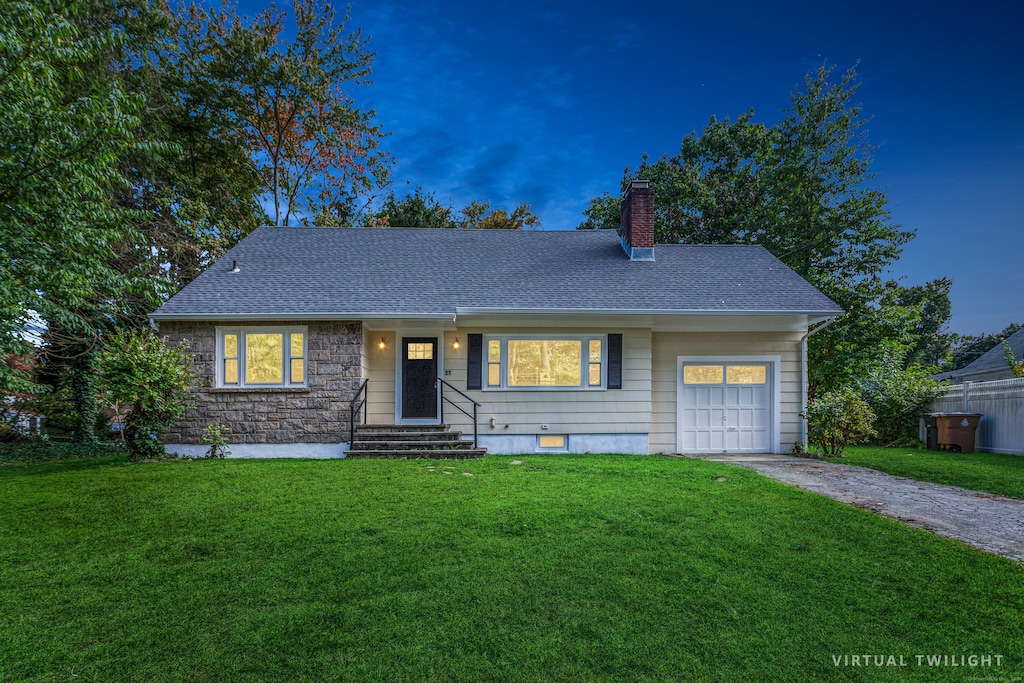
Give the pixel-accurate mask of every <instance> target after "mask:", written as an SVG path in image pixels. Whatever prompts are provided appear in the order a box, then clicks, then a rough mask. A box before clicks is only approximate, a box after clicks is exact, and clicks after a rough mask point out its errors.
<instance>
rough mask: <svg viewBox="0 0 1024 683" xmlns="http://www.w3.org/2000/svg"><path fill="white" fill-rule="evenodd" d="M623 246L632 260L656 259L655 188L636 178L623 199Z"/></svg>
mask: <svg viewBox="0 0 1024 683" xmlns="http://www.w3.org/2000/svg"><path fill="white" fill-rule="evenodd" d="M619 232H620V235H621V237H622V248H623V249H625V250H626V253H627V254H628V255H629V260H630V261H653V260H654V188H652V187H651V183H650V182H649V181H647V180H634V181H633V182H631V183H630V184H629V189H628V190H626V197H625V199H623V200H622V227H621V229H620V231H619Z"/></svg>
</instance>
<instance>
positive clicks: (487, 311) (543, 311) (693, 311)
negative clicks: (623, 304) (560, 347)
mask: <svg viewBox="0 0 1024 683" xmlns="http://www.w3.org/2000/svg"><path fill="white" fill-rule="evenodd" d="M842 312H843V311H842V310H838V309H837V310H736V309H721V310H717V309H708V308H473V307H459V308H456V314H457V315H500V314H512V315H523V314H527V315H528V314H538V315H573V314H591V315H593V314H597V315H808V316H820V317H833V316H835V315H840V314H842Z"/></svg>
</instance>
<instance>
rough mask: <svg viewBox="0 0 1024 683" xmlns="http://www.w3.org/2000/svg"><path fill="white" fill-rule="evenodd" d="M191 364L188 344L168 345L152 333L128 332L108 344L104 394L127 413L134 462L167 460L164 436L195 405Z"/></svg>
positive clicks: (125, 435)
mask: <svg viewBox="0 0 1024 683" xmlns="http://www.w3.org/2000/svg"><path fill="white" fill-rule="evenodd" d="M191 359H192V354H191V353H190V352H189V345H188V343H187V342H182V343H181V344H179V345H178V346H168V345H167V344H166V343H164V342H163V341H162V340H161V339H160V338H159V337H157V336H156V335H155V334H154V333H153V332H152V331H150V330H142V331H122V332H119V333H117V334H116V335H113V336H111V337H110V338H109V339H108V340H107V346H106V348H105V349H104V353H103V356H102V359H101V363H102V372H101V377H102V378H103V389H104V393H105V395H106V396H107V398H108V400H109V401H110V403H111V404H112V405H113V406H116V407H117V408H119V409H120V410H118V412H121V413H123V414H126V418H125V421H124V428H123V429H122V430H121V434H122V437H123V438H124V442H125V445H126V446H127V448H128V450H129V452H130V453H131V456H132V458H134V459H140V458H156V457H161V456H162V455H163V447H162V445H161V441H162V440H163V436H164V433H165V432H166V431H167V429H168V428H169V427H170V426H171V425H172V424H174V422H175V421H176V420H178V418H180V417H181V416H182V415H183V414H184V412H185V409H186V408H190V407H193V406H194V405H195V404H194V402H193V400H192V397H191V395H190V394H189V389H190V388H191V387H192V386H194V385H195V383H196V377H195V376H194V375H193V373H192V370H191V367H190V363H191Z"/></svg>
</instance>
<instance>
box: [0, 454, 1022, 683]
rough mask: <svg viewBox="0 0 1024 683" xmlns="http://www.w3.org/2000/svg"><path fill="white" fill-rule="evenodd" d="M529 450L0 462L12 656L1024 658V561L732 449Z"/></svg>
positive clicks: (617, 669) (673, 673)
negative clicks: (737, 457) (898, 518)
mask: <svg viewBox="0 0 1024 683" xmlns="http://www.w3.org/2000/svg"><path fill="white" fill-rule="evenodd" d="M520 459H521V460H522V461H523V463H522V464H521V465H512V464H511V461H512V458H510V457H507V456H489V457H487V458H485V459H483V460H478V461H469V462H457V463H446V462H444V461H432V462H425V461H365V460H364V461H360V460H351V461H346V460H337V461H288V460H276V461H275V460H270V461H246V460H220V461H194V462H190V461H181V462H158V463H147V464H130V463H128V462H126V461H125V460H124V459H123V458H120V457H106V458H96V459H90V460H69V461H62V462H37V463H31V464H26V465H3V466H0V539H2V542H0V680H4V681H7V680H11V681H15V680H16V681H23V680H30V681H31V680H38V681H57V680H61V681H63V680H76V681H128V680H131V681H141V680H146V681H177V680H181V681H297V680H316V681H320V680H339V681H342V680H346V681H348V680H382V681H399V680H408V681H429V680H436V681H450V680H468V681H477V680H494V681H532V680H565V681H578V680H620V681H640V680H671V681H762V680H764V681H794V680H800V681H832V680H835V681H879V680H881V681H903V680H921V681H944V680H949V681H964V680H967V679H966V677H967V676H971V675H975V676H996V677H1006V678H1007V679H1008V678H1010V677H1013V676H1021V675H1024V659H1022V655H1021V653H1024V620H1022V619H1021V614H1024V567H1022V566H1021V565H1019V564H1016V563H1013V562H1011V561H1009V560H1005V559H1002V558H998V557H995V556H992V555H988V554H986V553H983V552H981V551H979V550H975V549H973V548H969V547H967V546H964V545H961V544H958V543H956V542H954V541H950V540H947V539H942V538H939V537H936V536H933V535H931V534H929V533H927V532H924V531H921V530H918V529H913V528H910V527H907V526H905V525H902V524H900V523H898V522H895V521H892V520H889V519H886V518H882V517H878V516H875V515H873V514H870V513H868V512H865V511H862V510H858V509H854V508H852V507H848V506H845V505H842V504H840V503H837V502H834V501H832V500H829V499H826V498H823V497H819V496H815V495H813V494H810V493H806V492H803V491H800V490H797V489H794V488H790V487H786V486H782V485H779V484H776V483H774V482H772V481H770V480H768V479H766V478H764V477H761V476H759V475H757V474H755V473H753V472H749V471H746V470H742V469H739V468H732V467H728V466H725V465H720V464H716V463H710V462H704V461H698V460H689V459H671V458H659V457H637V456H537V457H521V458H520ZM445 472H451V473H450V474H446V473H445ZM469 474H471V475H473V476H468V475H469ZM719 479H722V480H721V481H720V480H719ZM867 654H870V655H892V656H893V657H894V658H898V657H900V656H902V657H903V658H904V660H903V661H904V662H905V663H906V666H904V667H899V666H888V667H875V666H871V667H864V666H859V667H857V666H852V665H847V664H845V663H844V662H843V660H842V658H843V656H844V655H858V656H863V655H867ZM919 654H920V655H957V656H958V657H959V656H961V655H963V656H965V657H968V656H971V655H982V656H983V655H1002V656H1003V659H1002V666H1001V667H995V666H990V667H984V668H975V669H971V668H969V667H967V668H965V667H952V666H945V667H943V666H938V667H935V666H933V667H928V666H918V665H917V663H916V659H915V657H916V655H919ZM833 657H839V658H840V666H836V665H835V664H834V660H833ZM847 661H848V662H849V661H852V660H847ZM893 661H894V662H898V661H899V660H898V659H894V660H893ZM947 661H948V660H947Z"/></svg>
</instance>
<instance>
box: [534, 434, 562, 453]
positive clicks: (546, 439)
mask: <svg viewBox="0 0 1024 683" xmlns="http://www.w3.org/2000/svg"><path fill="white" fill-rule="evenodd" d="M565 443H566V442H565V435H564V434H559V435H557V436H556V435H548V434H545V435H543V436H538V437H537V447H538V448H551V449H555V450H565Z"/></svg>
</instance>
